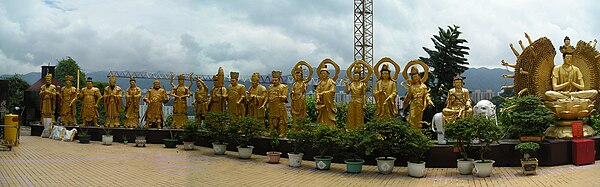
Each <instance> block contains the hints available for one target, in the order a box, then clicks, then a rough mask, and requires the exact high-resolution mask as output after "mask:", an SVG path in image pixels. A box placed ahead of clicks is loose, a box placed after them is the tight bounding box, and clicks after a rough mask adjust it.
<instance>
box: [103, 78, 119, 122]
mask: <svg viewBox="0 0 600 187" xmlns="http://www.w3.org/2000/svg"><path fill="white" fill-rule="evenodd" d="M122 96H123V91H122V90H121V87H119V86H117V77H115V76H114V75H111V76H110V77H108V86H106V87H105V88H104V117H105V118H106V119H105V122H104V126H107V127H119V126H120V125H121V122H120V119H119V110H120V109H121V98H122Z"/></svg>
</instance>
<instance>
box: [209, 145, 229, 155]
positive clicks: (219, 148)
mask: <svg viewBox="0 0 600 187" xmlns="http://www.w3.org/2000/svg"><path fill="white" fill-rule="evenodd" d="M212 145H213V151H215V155H224V154H225V151H227V144H215V143H213V144H212Z"/></svg>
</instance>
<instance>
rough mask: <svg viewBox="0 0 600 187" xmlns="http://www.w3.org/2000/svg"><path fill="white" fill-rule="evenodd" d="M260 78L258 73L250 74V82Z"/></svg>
mask: <svg viewBox="0 0 600 187" xmlns="http://www.w3.org/2000/svg"><path fill="white" fill-rule="evenodd" d="M259 78H260V73H258V72H254V73H252V80H253V81H254V80H258V79H259Z"/></svg>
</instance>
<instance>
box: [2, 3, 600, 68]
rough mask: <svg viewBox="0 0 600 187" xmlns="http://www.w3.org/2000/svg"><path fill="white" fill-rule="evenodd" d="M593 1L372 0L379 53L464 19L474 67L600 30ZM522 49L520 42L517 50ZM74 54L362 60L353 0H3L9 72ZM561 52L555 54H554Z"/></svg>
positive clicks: (203, 62)
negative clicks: (540, 43)
mask: <svg viewBox="0 0 600 187" xmlns="http://www.w3.org/2000/svg"><path fill="white" fill-rule="evenodd" d="M599 5H600V3H598V2H597V1H594V0H570V1H564V0H552V1H548V0H535V1H534V0H497V1H480V0H453V1H442V0H419V1H417V0H412V1H409V0H374V38H375V39H374V40H375V41H374V43H375V48H374V51H375V52H374V56H375V60H379V59H381V58H382V57H385V56H387V57H391V58H392V59H394V60H395V61H396V62H399V63H400V65H401V66H402V67H403V66H404V65H405V64H406V63H407V62H408V61H409V60H411V59H415V58H418V57H419V56H427V55H426V53H425V52H424V51H423V49H422V47H429V48H432V47H433V43H432V42H431V40H430V38H431V37H432V35H434V34H437V32H438V27H443V28H446V26H448V25H459V26H460V27H461V28H460V30H461V31H462V32H463V34H462V35H461V36H462V38H464V39H466V40H467V41H469V43H468V44H467V46H469V47H470V48H471V50H470V51H469V52H470V55H469V56H468V57H467V58H468V59H469V63H470V64H471V67H490V68H493V67H500V66H499V63H500V60H501V59H506V60H507V61H509V62H514V61H515V57H514V55H513V54H512V52H511V51H510V49H509V48H508V44H509V43H511V42H512V43H514V44H517V41H518V40H524V41H525V37H524V36H523V32H527V33H528V34H529V35H530V36H531V38H532V39H533V40H535V39H538V38H539V37H542V36H547V37H548V38H550V40H552V41H553V43H554V45H555V47H557V48H558V46H559V45H562V39H563V38H564V36H565V35H568V36H570V38H571V40H572V41H573V42H572V43H574V44H575V43H576V41H579V40H585V41H590V40H593V39H596V38H598V36H599V35H600V25H599V24H600V21H599V20H600V6H599ZM519 50H520V49H519ZM66 56H71V57H72V58H73V59H75V60H76V61H77V62H78V63H79V65H80V66H82V69H83V70H84V71H87V72H92V71H110V70H133V71H166V72H169V71H173V72H177V73H184V72H186V73H187V72H194V73H196V74H198V73H200V74H215V73H216V72H217V69H218V67H219V66H222V67H223V68H224V69H225V72H229V71H240V72H241V73H242V74H246V75H248V74H250V73H251V72H254V71H259V72H261V73H269V72H271V70H273V69H281V70H284V72H289V69H290V68H291V67H292V66H293V64H295V63H296V62H297V61H299V60H306V61H308V62H309V63H310V64H312V65H313V66H317V65H318V64H319V62H321V60H323V59H324V58H331V59H333V60H334V61H336V62H338V64H340V66H341V67H342V68H344V69H345V68H346V67H347V66H348V65H349V64H350V63H351V61H352V59H353V1H352V0H344V1H342V0H334V1H321V0H312V1H301V0H294V1H292V0H287V1H286V0H252V1H248V0H239V1H235V0H227V1H222V0H215V1H209V0H198V1H185V0H177V1H158V0H156V1H154V0H137V1H136V0H127V1H123V0H114V1H111V0H102V1H100V0H68V1H67V0H64V1H61V0H5V1H1V2H0V64H1V65H0V74H14V73H19V74H21V73H29V72H32V71H40V65H43V64H48V63H49V64H51V65H55V64H56V61H57V60H59V59H61V58H64V57H66ZM557 59H558V58H557Z"/></svg>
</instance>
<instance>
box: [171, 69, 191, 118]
mask: <svg viewBox="0 0 600 187" xmlns="http://www.w3.org/2000/svg"><path fill="white" fill-rule="evenodd" d="M192 76H193V73H192V74H190V86H185V75H183V74H180V75H178V76H177V86H176V85H175V84H173V78H174V75H173V73H171V77H170V82H169V83H170V84H171V86H172V87H173V90H171V92H170V93H169V95H170V96H172V97H173V98H174V99H173V124H172V125H171V128H175V129H180V128H181V127H182V126H183V124H185V123H186V122H187V120H188V118H187V98H188V97H190V96H192V93H191V92H190V87H192V84H193V83H194V82H193V81H192Z"/></svg>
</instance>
